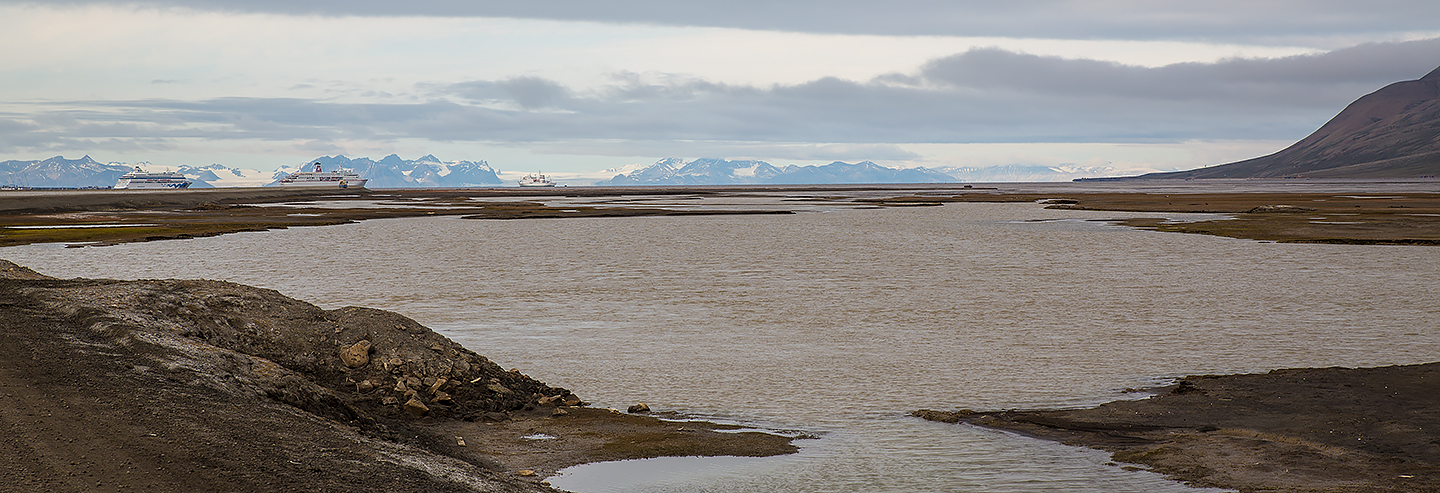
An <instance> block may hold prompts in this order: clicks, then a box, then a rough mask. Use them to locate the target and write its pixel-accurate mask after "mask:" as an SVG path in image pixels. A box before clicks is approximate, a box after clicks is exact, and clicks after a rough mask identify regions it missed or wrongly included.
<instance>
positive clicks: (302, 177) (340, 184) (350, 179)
mask: <svg viewBox="0 0 1440 493" xmlns="http://www.w3.org/2000/svg"><path fill="white" fill-rule="evenodd" d="M367 181H370V180H368V179H365V178H361V177H360V175H359V174H357V173H355V172H354V171H351V170H348V169H344V168H341V169H340V170H339V171H321V170H320V163H315V171H296V172H294V173H290V175H289V176H286V177H284V178H281V179H280V182H279V185H280V186H282V187H331V188H364V187H365V182H367Z"/></svg>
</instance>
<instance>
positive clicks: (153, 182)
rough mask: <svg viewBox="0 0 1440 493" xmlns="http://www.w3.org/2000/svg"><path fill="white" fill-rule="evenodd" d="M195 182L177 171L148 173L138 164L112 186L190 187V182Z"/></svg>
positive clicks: (121, 187) (119, 188) (133, 188)
mask: <svg viewBox="0 0 1440 493" xmlns="http://www.w3.org/2000/svg"><path fill="white" fill-rule="evenodd" d="M194 182H195V181H194V180H191V179H189V178H186V177H185V175H182V174H180V173H179V172H176V171H166V172H164V173H147V172H145V170H142V169H140V167H139V166H136V167H135V170H134V171H131V172H129V173H125V174H124V175H120V180H119V181H116V182H115V186H114V187H111V188H114V189H116V190H140V189H155V188H190V184H191V183H194Z"/></svg>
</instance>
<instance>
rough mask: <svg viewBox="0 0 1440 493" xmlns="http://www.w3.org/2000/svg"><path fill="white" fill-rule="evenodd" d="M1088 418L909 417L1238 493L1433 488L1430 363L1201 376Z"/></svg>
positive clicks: (1435, 412) (1436, 369) (1436, 434)
mask: <svg viewBox="0 0 1440 493" xmlns="http://www.w3.org/2000/svg"><path fill="white" fill-rule="evenodd" d="M1156 391H1157V392H1158V393H1157V394H1156V395H1154V396H1152V397H1149V398H1147V399H1142V400H1126V401H1115V402H1110V403H1107V404H1103V405H1100V406H1098V407H1094V408H1089V409H1073V410H1030V411H1016V410H1009V411H995V412H980V411H972V410H959V411H934V410H919V411H915V412H914V413H913V414H914V415H915V416H918V417H921V418H924V419H929V420H933V421H942V422H948V423H968V424H972V425H978V426H984V427H989V428H997V429H1002V430H1010V431H1014V432H1017V433H1021V434H1025V435H1030V436H1034V437H1039V438H1045V439H1050V440H1056V441H1060V442H1064V443H1067V444H1071V445H1080V446H1086V447H1093V448H1097V449H1102V450H1106V451H1109V452H1112V453H1113V456H1112V457H1113V458H1114V460H1115V461H1117V462H1125V463H1130V464H1143V465H1144V466H1147V467H1148V468H1149V469H1151V470H1154V471H1156V472H1159V473H1162V474H1165V475H1168V476H1170V477H1172V478H1175V479H1177V480H1181V481H1184V482H1186V483H1189V484H1193V485H1197V486H1210V487H1219V488H1231V489H1237V490H1240V491H1243V492H1252V491H1254V492H1258V491H1273V492H1295V493H1299V492H1306V493H1310V492H1397V493H1398V492H1433V491H1440V363H1429V364H1423V365H1410V366H1389V367H1382V368H1306V369H1285V370H1275V371H1271V372H1269V373H1264V374H1251V375H1224V376H1217V375H1200V376H1190V377H1186V378H1184V379H1181V380H1180V381H1179V382H1177V383H1176V384H1175V385H1172V386H1169V387H1165V388H1162V389H1156Z"/></svg>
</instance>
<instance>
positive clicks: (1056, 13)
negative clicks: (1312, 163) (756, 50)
mask: <svg viewBox="0 0 1440 493" xmlns="http://www.w3.org/2000/svg"><path fill="white" fill-rule="evenodd" d="M4 3H10V4H36V3H38V2H35V1H33V0H3V1H0V4H4ZM45 3H46V4H48V5H52V6H54V5H93V4H108V5H137V6H144V7H162V8H181V9H198V10H213V11H225V12H245V13H275V14H285V15H326V16H436V17H514V18H529V19H553V20H566V21H592V22H607V23H646V24H655V25H675V26H707V27H733V28H741V29H756V30H775V31H798V32H814V33H850V34H862V33H863V34H878V35H889V36H914V35H940V36H1004V37H1033V38H1060V39H1095V38H1106V39H1203V40H1221V39H1227V40H1247V41H1259V40H1266V39H1270V40H1276V39H1283V38H1297V37H1316V38H1318V37H1335V36H1358V37H1372V36H1373V35H1375V34H1391V33H1396V32H1407V31H1410V32H1432V33H1433V32H1435V30H1436V26H1435V22H1434V21H1435V19H1440V3H1436V2H1433V1H1429V0H1376V1H1369V2H1355V1H1353V0H1274V1H1266V2H1254V1H1242V0H1209V1H1206V2H1154V1H1137V0H1131V1H1109V2H1095V1H1087V0H1036V1H1027V2H994V1H983V0H961V1H957V0H893V1H889V2H873V1H861V0H792V1H785V2H775V1H769V0H733V1H729V2H674V1H665V0H628V1H622V2H595V1H590V0H547V1H544V2H516V1H499V0H478V1H477V0H412V1H408V2H395V1H392V0H312V1H306V2H295V1H288V0H140V1H134V0H48V1H47V2H45Z"/></svg>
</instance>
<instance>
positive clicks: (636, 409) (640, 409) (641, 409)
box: [625, 402, 650, 414]
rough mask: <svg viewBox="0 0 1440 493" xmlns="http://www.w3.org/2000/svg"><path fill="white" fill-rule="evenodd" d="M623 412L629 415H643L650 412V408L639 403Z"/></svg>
mask: <svg viewBox="0 0 1440 493" xmlns="http://www.w3.org/2000/svg"><path fill="white" fill-rule="evenodd" d="M625 411H626V412H628V413H630V414H644V413H648V412H650V406H647V405H645V403H644V402H641V403H639V404H635V405H633V406H630V408H629V409H626V410H625Z"/></svg>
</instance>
